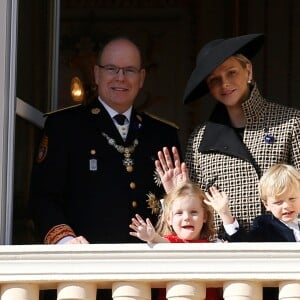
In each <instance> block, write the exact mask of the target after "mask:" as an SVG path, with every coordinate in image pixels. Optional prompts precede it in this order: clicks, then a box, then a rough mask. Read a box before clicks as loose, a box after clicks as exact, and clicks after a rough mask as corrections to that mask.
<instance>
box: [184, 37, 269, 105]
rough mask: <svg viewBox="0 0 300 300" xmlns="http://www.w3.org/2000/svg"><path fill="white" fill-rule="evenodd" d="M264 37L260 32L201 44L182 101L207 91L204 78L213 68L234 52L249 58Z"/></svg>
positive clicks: (192, 98)
mask: <svg viewBox="0 0 300 300" xmlns="http://www.w3.org/2000/svg"><path fill="white" fill-rule="evenodd" d="M264 38H265V36H264V34H262V33H257V34H248V35H242V36H237V37H233V38H229V39H217V40H213V41H211V42H209V43H207V44H206V45H205V46H203V48H202V49H201V50H200V52H199V53H198V56H197V63H196V67H195V69H194V70H193V72H192V74H191V76H190V79H189V80H188V82H187V85H186V88H185V92H184V96H183V102H184V103H189V102H192V101H194V100H196V99H198V98H200V97H201V96H204V95H205V94H206V93H208V87H207V84H206V82H205V80H206V78H207V76H208V75H209V74H210V73H211V72H213V70H214V69H216V68H217V67H218V66H219V65H221V64H222V63H223V62H224V61H225V60H226V59H227V58H229V57H230V56H232V55H234V54H236V53H241V54H243V55H245V56H246V57H247V58H249V59H251V58H252V57H253V56H254V55H255V54H256V53H257V52H258V50H259V49H260V48H261V46H262V44H263V42H264Z"/></svg>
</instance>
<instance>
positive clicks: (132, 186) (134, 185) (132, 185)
mask: <svg viewBox="0 0 300 300" xmlns="http://www.w3.org/2000/svg"><path fill="white" fill-rule="evenodd" d="M129 186H130V188H131V189H132V190H134V189H135V187H136V184H135V182H133V181H132V182H130V184H129Z"/></svg>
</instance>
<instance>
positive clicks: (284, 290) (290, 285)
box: [278, 281, 300, 300]
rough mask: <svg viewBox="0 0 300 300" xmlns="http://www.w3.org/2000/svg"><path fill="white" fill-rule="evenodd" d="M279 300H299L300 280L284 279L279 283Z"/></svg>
mask: <svg viewBox="0 0 300 300" xmlns="http://www.w3.org/2000/svg"><path fill="white" fill-rule="evenodd" d="M278 299H279V300H287V299H288V300H300V282H299V281H285V282H281V283H280V284H279V298H278Z"/></svg>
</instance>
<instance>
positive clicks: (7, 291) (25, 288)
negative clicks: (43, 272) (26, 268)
mask: <svg viewBox="0 0 300 300" xmlns="http://www.w3.org/2000/svg"><path fill="white" fill-rule="evenodd" d="M0 299H1V300H12V299H18V300H39V286H38V285H36V284H30V283H28V284H13V283H12V284H3V285H2V286H1V297H0Z"/></svg>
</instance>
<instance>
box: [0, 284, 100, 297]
mask: <svg viewBox="0 0 300 300" xmlns="http://www.w3.org/2000/svg"><path fill="white" fill-rule="evenodd" d="M96 294H97V286H96V284H94V283H82V282H80V283H78V282H72V283H60V284H59V285H58V287H57V300H96ZM1 300H2V299H1Z"/></svg>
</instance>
